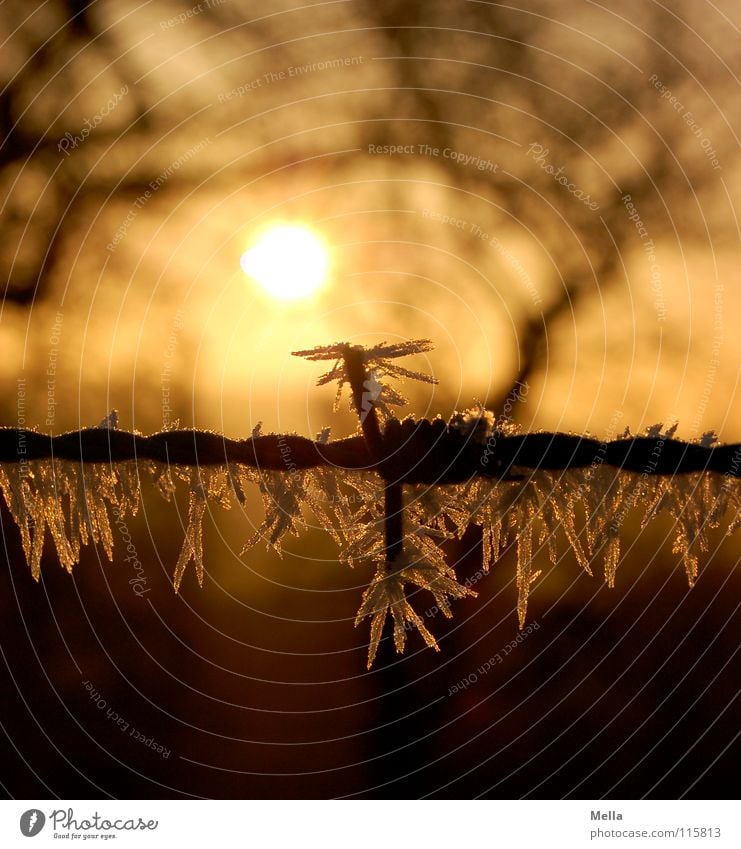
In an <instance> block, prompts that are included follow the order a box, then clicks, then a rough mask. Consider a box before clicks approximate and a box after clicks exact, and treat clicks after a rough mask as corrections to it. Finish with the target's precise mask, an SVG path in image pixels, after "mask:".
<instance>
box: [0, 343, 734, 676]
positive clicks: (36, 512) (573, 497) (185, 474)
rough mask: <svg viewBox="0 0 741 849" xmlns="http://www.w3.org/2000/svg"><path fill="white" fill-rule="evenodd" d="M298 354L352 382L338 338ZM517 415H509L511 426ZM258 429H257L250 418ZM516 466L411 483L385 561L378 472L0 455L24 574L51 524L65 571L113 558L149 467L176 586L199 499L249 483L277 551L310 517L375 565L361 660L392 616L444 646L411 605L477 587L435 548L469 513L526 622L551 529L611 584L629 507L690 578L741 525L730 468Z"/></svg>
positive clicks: (385, 359) (472, 430) (551, 552)
mask: <svg viewBox="0 0 741 849" xmlns="http://www.w3.org/2000/svg"><path fill="white" fill-rule="evenodd" d="M426 345H427V343H404V344H401V345H385V344H384V345H379V346H376V347H375V348H371V349H368V350H367V351H366V353H365V363H366V365H367V368H368V369H369V372H372V373H373V374H375V376H376V379H377V380H380V378H381V377H383V376H393V377H407V378H420V375H418V374H417V373H415V372H411V371H409V370H407V369H402V368H401V367H399V366H396V365H395V364H394V363H393V362H391V360H392V359H394V358H396V357H398V356H403V355H405V354H408V353H416V352H419V351H424V350H428V349H429V348H428V347H426ZM300 354H301V355H302V356H305V357H307V358H308V359H312V360H335V361H336V362H335V364H334V366H333V367H332V369H331V370H330V371H328V372H327V373H326V374H325V375H323V376H322V377H321V378H320V380H319V382H320V383H328V382H329V381H331V380H337V381H338V383H339V386H340V390H341V389H342V386H343V385H344V384H345V383H347V382H348V377H347V375H346V373H345V371H344V367H343V361H342V350H341V346H328V347H325V348H317V349H313V350H312V351H304V352H300ZM421 377H422V378H423V379H425V380H428V381H429V380H431V379H430V378H427V377H426V376H425V375H422V376H421ZM384 390H385V394H384ZM403 402H404V399H403V396H401V395H400V394H399V393H398V392H396V391H395V390H388V389H386V387H385V386H382V389H381V392H380V394H379V395H378V399H377V402H374V403H375V406H376V408H377V409H379V410H381V411H385V412H386V413H387V414H388V405H389V404H401V403H403ZM116 425H117V417H116V415H115V413H111V415H109V416H108V417H107V418H106V419H104V420H103V422H101V425H100V426H102V427H110V428H115V427H116ZM498 427H499V426H498V425H497V422H496V421H495V419H494V416H493V414H492V413H491V412H489V411H487V410H484V409H483V408H481V407H478V408H474V409H472V410H467V411H465V412H463V413H455V414H454V415H453V416H452V417H451V419H450V420H449V422H448V423H447V428H448V429H452V430H456V431H457V432H459V433H463V434H465V435H466V436H469V437H471V438H474V439H476V440H477V441H478V442H486V440H487V439H489V438H490V437H491V436H492V434H494V433H495V431H496V429H497V428H498ZM512 427H513V426H512V425H511V424H508V425H507V429H508V430H510V431H511V430H512ZM496 432H501V430H499V431H496ZM673 432H674V429H673V428H669V429H668V430H666V431H662V426H661V425H655V426H653V427H652V428H649V429H648V431H647V433H646V435H648V436H655V437H663V438H669V437H671V435H672V434H673ZM253 435H259V429H256V430H255V432H254V434H253ZM328 436H329V431H328V430H325V431H323V432H322V434H321V435H320V441H323V442H326V441H327V439H328ZM713 438H714V437H713V435H712V434H704V435H703V436H702V438H701V439H700V440H698V441H699V442H700V443H701V444H703V445H709V444H711V443H712V441H713ZM515 471H517V470H515ZM520 471H521V472H522V474H521V475H514V476H512V478H511V479H506V480H494V479H491V478H484V477H476V478H473V479H472V480H470V481H469V482H467V483H462V484H455V485H445V486H434V487H430V486H422V485H406V486H405V488H404V494H405V505H404V507H405V509H404V521H405V526H404V538H403V550H402V552H401V554H400V555H399V556H397V557H396V558H395V559H394V560H393V561H390V562H389V561H387V558H386V550H385V542H384V523H385V515H384V481H383V479H382V478H381V477H380V475H378V474H377V473H375V472H348V471H342V470H339V471H338V470H335V469H333V468H330V467H318V468H314V469H308V470H303V471H299V470H293V471H292V472H291V473H290V474H289V473H286V472H279V471H268V470H264V469H262V470H260V469H255V468H253V467H250V466H247V465H242V464H239V463H230V464H228V465H223V466H214V467H183V466H177V465H172V466H167V465H165V464H162V463H157V462H153V461H149V460H146V461H141V460H140V461H127V462H123V463H117V464H115V465H111V464H110V463H88V464H80V463H79V462H74V461H67V460H60V459H57V458H54V459H44V460H34V461H30V462H27V463H25V464H21V463H0V489H1V490H2V494H3V497H4V499H5V502H6V504H7V505H8V508H9V510H10V512H11V514H12V516H13V518H14V520H15V522H16V524H17V525H18V527H19V529H20V536H21V544H22V547H23V551H24V554H25V557H26V561H27V563H28V565H29V566H30V569H31V574H32V575H33V577H34V578H35V579H36V580H39V578H40V574H41V556H42V550H43V545H44V538H45V531H46V529H47V528H48V530H49V533H50V535H51V538H52V541H53V543H54V546H55V548H56V552H57V556H58V558H59V562H60V563H61V565H62V566H63V567H64V568H65V569H66V570H67V571H68V572H71V570H72V568H73V566H74V565H75V564H76V563H77V562H78V560H79V555H80V548H81V546H82V545H86V544H88V543H89V542H90V541H91V540H92V542H93V543H95V544H96V545H100V546H101V547H102V548H103V550H104V551H105V553H106V555H107V557H108V559H109V560H112V559H113V550H114V538H113V533H112V530H111V516H113V517H114V518H115V519H116V520H118V519H120V518H121V517H124V516H127V515H135V514H136V512H137V510H138V507H139V502H140V497H141V494H140V493H141V480H142V479H149V481H150V482H151V484H153V485H154V488H155V489H156V490H157V491H158V492H159V493H160V494H161V495H162V496H163V498H165V499H167V500H170V499H171V498H172V496H173V494H174V492H175V491H176V487H177V485H178V484H177V481H179V482H180V483H181V485H182V484H184V485H185V486H186V487H187V489H188V499H189V503H188V516H187V526H186V529H185V539H184V543H183V548H182V551H181V554H180V557H179V558H178V561H177V564H176V566H175V572H174V576H173V583H174V587H175V590H176V591H177V590H178V589H179V588H180V586H181V583H182V581H183V579H184V576H185V573H186V570H187V568H188V566H189V564H190V563H191V562H193V564H194V569H195V574H196V578H197V580H198V583H199V584H202V583H203V577H204V562H203V530H202V526H203V520H204V516H205V514H206V509H207V507H209V506H211V505H213V504H219V505H220V506H221V507H223V508H225V509H229V508H230V507H231V505H232V504H233V503H234V502H235V501H236V502H237V503H244V501H245V492H246V491H247V490H248V489H249V488H251V487H255V486H256V487H257V488H258V490H259V492H260V495H261V497H262V501H263V505H264V510H265V519H264V521H263V523H262V524H261V526H260V527H259V528H258V530H257V532H256V533H255V534H254V535H252V536H251V537H250V538H249V539H248V540H247V542H246V545H245V550H247V549H249V548H251V547H252V546H254V545H255V544H257V543H259V542H261V541H263V542H265V543H266V544H267V545H268V546H269V547H272V548H274V549H275V550H276V551H278V552H280V550H281V540H282V539H283V538H284V536H285V534H287V533H291V534H298V533H300V532H301V531H302V530H303V529H305V527H306V526H307V523H308V520H309V517H311V521H312V522H314V523H318V524H319V525H320V526H321V527H322V528H323V529H324V530H325V531H326V532H327V533H329V534H330V535H331V536H332V538H333V539H334V541H335V542H336V543H337V545H338V548H339V560H340V562H341V563H344V564H345V565H347V566H349V567H354V566H357V565H359V564H367V563H370V564H371V565H372V567H373V569H374V575H373V578H372V579H371V581H370V584H369V585H368V587H367V589H366V590H365V592H364V594H363V597H362V602H361V604H360V608H359V610H358V614H357V618H356V625H357V624H359V623H360V622H361V621H364V620H365V619H370V647H369V653H368V665H369V667H370V665H371V664H372V663H373V661H374V659H375V657H376V654H377V651H378V647H379V645H380V641H381V638H382V632H383V628H384V623H385V622H386V620H387V618H389V617H390V619H391V621H392V625H393V640H394V644H395V647H396V650H397V651H398V652H403V651H404V648H405V644H406V638H407V633H408V632H409V631H411V630H417V631H418V632H419V634H420V635H421V637H422V639H423V641H424V642H425V644H426V645H428V646H430V647H432V648H434V649H436V650H438V649H439V647H438V644H437V641H436V640H435V638H434V636H433V635H432V634H431V632H430V631H429V629H428V627H427V625H426V624H425V621H424V619H423V617H422V615H420V613H418V612H417V610H419V609H424V607H423V606H422V603H420V602H419V601H418V599H417V597H418V595H419V593H420V592H427V593H430V594H431V595H432V597H433V598H434V601H435V605H436V609H437V610H439V611H441V612H442V613H443V614H444V615H445V616H446V617H450V616H451V615H452V610H451V602H453V601H457V600H459V599H462V598H464V597H466V596H474V595H475V593H474V592H472V591H471V590H470V588H468V587H467V586H465V585H464V584H462V583H460V582H459V581H458V579H457V577H456V573H455V570H454V568H453V567H452V566H450V565H449V564H448V563H447V562H446V559H445V556H444V554H443V551H442V549H441V547H440V544H441V542H443V541H444V540H446V539H450V538H455V537H457V538H460V537H462V536H463V534H464V533H465V531H466V530H467V528H468V527H469V526H470V525H472V524H473V525H476V526H478V527H479V528H480V529H481V532H482V546H483V548H482V559H483V570H484V571H485V572H488V571H489V569H490V568H491V567H492V566H493V565H494V564H496V563H497V562H498V561H499V560H500V558H501V557H502V555H503V554H504V553H505V552H506V551H508V550H509V549H514V550H515V551H516V561H517V565H516V574H515V579H516V580H515V582H516V588H517V613H518V618H519V624H520V627H523V626H524V624H525V621H526V616H527V606H528V598H529V594H530V591H531V589H532V587H533V585H534V583H535V582H536V581H537V579H538V577H539V575H540V574H541V571H542V569H541V568H540V566H539V564H542V561H543V558H542V557H541V551H544V552H547V555H548V557H549V559H550V562H551V563H552V564H554V565H555V564H556V563H557V562H558V559H559V558H558V548H559V546H558V536H559V535H560V536H562V537H564V538H565V540H566V542H567V543H568V545H569V547H570V548H571V550H572V551H573V552H574V555H575V557H576V560H577V561H578V563H579V564H580V566H581V568H582V569H584V571H586V572H587V573H588V574H590V575H591V574H592V572H593V569H594V567H595V564H596V563H598V562H599V561H601V562H602V563H603V571H604V577H605V580H606V582H607V584H608V585H609V586H611V587H612V586H614V584H615V579H616V571H617V568H618V565H619V563H620V557H621V548H620V546H621V528H622V526H623V525H624V524H625V522H626V519H627V517H628V516H629V515H630V516H631V517H633V518H634V517H636V516H637V517H638V519H639V521H640V526H641V527H644V526H645V525H646V524H647V523H648V522H650V521H651V520H652V519H654V518H655V517H656V516H657V515H659V514H660V513H667V514H668V515H669V516H670V517H671V519H672V520H673V522H674V529H673V533H674V541H673V549H672V550H673V552H674V553H675V554H678V555H679V556H680V557H681V560H682V562H683V565H684V569H685V571H686V574H687V578H688V581H689V583H690V585H691V584H692V583H693V582H694V581H695V579H696V577H697V574H698V553H699V552H704V551H707V550H708V538H707V532H708V530H709V529H714V528H717V527H718V526H719V525H720V523H721V520H722V519H723V517H724V515H725V514H726V513H728V514H730V517H731V518H730V519H729V520H728V528H727V532H728V533H729V534H730V533H732V532H733V531H734V530H736V529H737V528H738V526H739V524H741V518H739V516H740V514H741V496H740V493H739V487H738V485H737V481H736V480H735V479H734V478H732V477H730V476H729V475H723V474H718V473H714V472H696V473H687V474H680V475H676V476H673V477H671V476H663V475H651V474H647V473H642V474H641V473H636V472H629V471H624V470H619V469H614V468H610V467H607V466H603V465H601V464H600V463H593V464H592V466H590V467H588V468H580V469H570V470H566V471H560V472H554V471H546V470H537V471H535V472H533V471H531V470H524V469H523V470H520ZM413 604H414V605H416V606H417V609H415V606H413Z"/></svg>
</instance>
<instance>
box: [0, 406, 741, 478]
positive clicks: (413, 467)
mask: <svg viewBox="0 0 741 849" xmlns="http://www.w3.org/2000/svg"><path fill="white" fill-rule="evenodd" d="M51 458H57V459H64V460H76V461H78V462H83V463H118V462H125V461H128V460H136V459H141V460H154V461H157V462H160V463H172V464H178V465H183V466H214V465H220V464H224V463H242V464H244V465H246V466H251V467H254V468H262V469H269V470H281V469H289V468H290V469H298V470H302V469H310V468H315V467H317V466H327V467H334V468H336V469H343V470H348V471H361V470H375V471H378V472H379V473H380V474H381V475H382V476H383V477H384V478H385V479H386V480H391V481H393V482H395V483H400V484H405V483H409V484H428V485H443V484H449V483H462V482H464V481H467V480H471V479H472V478H475V477H477V476H481V477H488V478H492V477H493V478H505V479H507V478H511V477H512V476H513V475H515V474H520V475H522V474H527V473H529V472H533V471H536V470H538V469H544V470H549V471H558V470H563V471H565V470H568V469H575V468H584V467H588V466H592V465H595V464H599V465H607V466H612V467H615V468H616V469H623V470H628V471H633V472H640V473H644V474H648V475H677V474H687V473H690V472H716V473H719V474H724V475H728V476H731V477H741V443H735V444H726V445H716V446H704V445H701V444H698V443H695V442H684V441H682V440H678V439H673V438H666V437H663V436H656V437H649V436H634V437H627V438H620V439H616V440H612V441H609V442H607V441H604V442H601V441H600V440H598V439H595V438H592V437H586V436H579V435H575V434H567V433H524V434H507V433H498V432H495V433H494V434H493V435H492V436H490V438H489V439H488V440H486V441H480V440H477V439H476V438H474V437H473V436H471V435H466V434H465V433H461V432H460V431H458V430H457V429H455V428H454V427H450V426H449V425H447V424H446V423H445V422H443V421H442V420H441V419H436V420H433V421H429V420H426V419H422V420H417V421H415V420H413V419H405V420H403V421H399V420H398V419H394V418H392V419H389V420H388V421H387V422H386V423H385V427H384V428H383V430H382V431H381V435H380V442H379V443H377V448H376V452H373V453H372V452H371V450H370V448H369V446H368V443H367V441H366V439H365V438H364V436H361V435H357V436H351V437H348V438H345V439H337V440H333V441H329V442H325V441H321V440H317V441H314V440H311V439H307V438H306V437H303V436H299V435H297V434H265V435H259V436H254V437H251V438H248V439H242V440H239V439H230V438H228V437H226V436H223V435H222V434H218V433H214V432H211V431H205V430H196V429H180V430H167V431H162V432H160V433H154V434H152V435H151V436H144V435H142V434H140V433H133V432H130V431H126V430H122V429H113V428H108V427H92V428H83V429H81V430H78V431H70V432H68V433H62V434H58V435H56V436H54V435H51V434H43V433H39V432H38V431H35V430H27V429H23V428H12V427H3V428H0V462H3V463H16V462H24V461H28V460H41V459H51Z"/></svg>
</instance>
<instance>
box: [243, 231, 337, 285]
mask: <svg viewBox="0 0 741 849" xmlns="http://www.w3.org/2000/svg"><path fill="white" fill-rule="evenodd" d="M240 265H241V266H242V270H243V271H244V272H245V274H247V275H249V276H250V277H251V278H252V279H253V280H254V281H255V282H257V283H258V284H259V285H260V286H262V288H263V289H264V290H265V291H266V292H267V293H268V294H270V295H272V296H273V297H274V298H279V299H281V300H286V301H293V300H297V299H299V298H306V297H308V296H309V295H313V294H314V293H315V292H317V291H318V290H319V289H321V288H322V286H323V285H324V283H325V281H326V279H327V272H328V269H329V253H328V251H327V248H326V246H325V245H324V243H323V242H322V240H321V239H320V238H319V237H318V236H317V235H316V234H315V233H313V232H312V231H311V230H310V229H309V228H308V227H302V226H299V225H295V224H279V225H275V226H273V227H270V228H269V229H267V230H266V231H265V232H264V233H263V234H262V236H260V238H259V239H258V240H257V242H256V243H255V244H254V245H253V246H252V247H251V248H250V249H249V250H248V251H246V252H245V253H244V254H242V258H241V260H240Z"/></svg>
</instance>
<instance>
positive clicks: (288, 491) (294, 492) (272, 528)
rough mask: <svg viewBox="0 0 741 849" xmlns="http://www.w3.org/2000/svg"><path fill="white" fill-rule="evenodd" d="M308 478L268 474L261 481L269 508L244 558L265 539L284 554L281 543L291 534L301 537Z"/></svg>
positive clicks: (302, 475) (268, 472)
mask: <svg viewBox="0 0 741 849" xmlns="http://www.w3.org/2000/svg"><path fill="white" fill-rule="evenodd" d="M305 478H306V474H305V473H303V472H301V473H292V474H287V473H285V472H279V471H272V470H264V471H263V472H262V475H261V477H260V481H259V485H260V494H261V495H262V503H263V507H264V508H265V520H264V521H263V523H262V524H261V525H260V527H259V528H258V529H257V531H256V532H255V533H254V534H253V535H252V536H251V537H250V539H249V540H248V541H247V543H246V544H245V546H244V548H243V549H242V552H241V553H242V554H244V552H245V551H247V550H248V549H250V548H252V547H253V546H254V545H255V544H256V543H258V542H259V541H260V540H261V539H264V540H266V541H267V544H268V547H269V548H270V547H271V546H272V548H274V549H275V550H276V551H277V552H278V554H281V546H280V539H281V537H282V536H283V535H284V534H285V533H287V532H290V533H292V534H293V535H294V536H298V533H299V530H300V529H301V528H303V527H305V524H306V523H305V522H304V520H303V517H302V515H301V504H302V502H303V501H305V500H306V495H307V494H306V488H305V485H304V481H305Z"/></svg>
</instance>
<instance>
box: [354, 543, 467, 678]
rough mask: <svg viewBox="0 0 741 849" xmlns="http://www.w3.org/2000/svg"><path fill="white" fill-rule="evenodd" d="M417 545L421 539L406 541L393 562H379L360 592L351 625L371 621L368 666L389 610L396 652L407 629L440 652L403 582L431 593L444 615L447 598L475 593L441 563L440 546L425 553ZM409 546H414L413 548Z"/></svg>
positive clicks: (398, 651) (402, 648)
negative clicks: (357, 608)
mask: <svg viewBox="0 0 741 849" xmlns="http://www.w3.org/2000/svg"><path fill="white" fill-rule="evenodd" d="M421 547H424V542H423V541H420V540H419V539H415V540H413V541H412V540H408V541H407V548H406V549H405V550H404V551H403V552H402V553H401V554H400V555H399V556H398V557H397V558H396V560H395V561H394V562H393V563H383V564H382V565H380V566H379V567H378V569H377V570H376V574H375V575H374V576H373V580H372V581H371V583H370V585H369V586H368V588H367V589H366V591H365V592H364V593H363V601H362V603H361V605H360V609H359V610H358V615H357V616H356V618H355V625H356V626H357V625H359V624H360V623H361V622H362V621H363V619H366V618H370V620H371V633H370V645H369V647H368V669H370V668H371V666H372V665H373V661H374V660H375V658H376V654H377V653H378V646H379V643H380V641H381V635H382V633H383V625H384V622H385V621H386V617H387V616H388V614H389V613H390V614H391V617H392V619H393V622H394V646H395V647H396V651H397V653H399V654H401V653H403V651H404V648H405V645H406V633H407V630H409V629H411V628H416V629H417V631H419V633H420V635H421V636H422V639H423V640H424V641H425V643H426V645H427V646H429V648H432V649H435V651H440V647H439V646H438V644H437V640H436V639H435V638H434V637H433V635H432V634H431V633H430V631H429V630H428V629H427V627H426V625H425V624H424V622H423V621H422V617H421V616H420V615H419V614H418V613H417V612H416V611H415V610H414V608H413V607H412V605H411V604H410V602H409V600H408V598H407V594H406V591H405V586H406V585H407V584H411V585H412V586H416V587H418V588H420V589H424V590H428V591H429V592H431V593H432V594H433V596H434V598H435V601H436V603H437V606H438V608H439V609H440V610H441V611H442V612H443V614H444V615H445V616H447V617H450V616H451V615H452V614H451V611H450V600H451V599H459V598H464V597H465V596H475V595H476V593H475V592H473V590H470V589H469V588H468V587H465V586H463V585H462V584H459V583H458V581H457V580H456V578H455V572H454V571H453V570H452V569H451V568H450V567H449V566H447V565H446V564H445V562H444V560H443V556H442V552H440V549H438V548H437V547H435V546H431V547H429V548H427V551H426V552H422V551H421V550H420V548H421ZM410 549H416V551H413V550H410ZM424 553H428V554H432V557H433V558H434V559H433V560H426V559H424Z"/></svg>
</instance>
